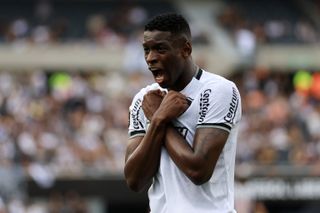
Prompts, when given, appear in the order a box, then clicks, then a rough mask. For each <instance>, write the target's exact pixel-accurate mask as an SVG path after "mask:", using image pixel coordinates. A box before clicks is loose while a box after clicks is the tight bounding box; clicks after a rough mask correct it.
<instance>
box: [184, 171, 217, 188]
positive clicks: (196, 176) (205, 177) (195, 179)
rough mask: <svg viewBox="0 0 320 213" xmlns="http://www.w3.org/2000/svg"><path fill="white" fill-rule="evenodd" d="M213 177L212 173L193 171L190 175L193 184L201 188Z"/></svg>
mask: <svg viewBox="0 0 320 213" xmlns="http://www.w3.org/2000/svg"><path fill="white" fill-rule="evenodd" d="M211 176H212V173H208V172H203V171H193V172H190V174H189V175H188V177H189V179H190V180H191V181H192V183H193V184H195V185H197V186H200V185H202V184H204V183H207V182H208V181H209V180H210V178H211Z"/></svg>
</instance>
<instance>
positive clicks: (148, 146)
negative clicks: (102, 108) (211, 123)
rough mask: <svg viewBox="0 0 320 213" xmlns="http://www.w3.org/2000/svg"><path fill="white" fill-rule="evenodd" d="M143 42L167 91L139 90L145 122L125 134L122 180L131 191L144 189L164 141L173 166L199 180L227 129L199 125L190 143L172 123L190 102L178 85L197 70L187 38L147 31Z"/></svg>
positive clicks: (204, 179)
mask: <svg viewBox="0 0 320 213" xmlns="http://www.w3.org/2000/svg"><path fill="white" fill-rule="evenodd" d="M143 47H144V50H145V60H146V62H147V64H148V66H149V69H150V70H151V72H152V73H153V75H154V78H155V81H156V82H158V83H159V85H160V86H161V87H163V88H168V90H169V92H168V93H167V94H165V93H163V92H161V91H160V90H154V91H150V92H148V93H147V94H146V95H145V96H144V100H143V102H142V108H143V111H144V114H145V116H146V117H147V118H148V120H150V126H149V128H148V130H147V132H146V134H145V135H144V136H143V137H142V136H141V137H140V136H137V137H134V138H130V139H129V143H128V146H127V151H126V157H125V168H124V173H125V178H126V181H127V184H128V186H129V187H130V188H131V189H132V190H134V191H141V190H143V188H144V187H146V186H147V185H148V183H150V181H151V180H152V178H153V177H154V176H155V175H156V173H157V171H158V168H159V163H160V155H161V149H162V148H163V147H165V149H166V150H167V152H168V153H169V156H170V157H171V159H172V160H173V161H174V163H175V164H176V165H177V166H178V168H179V169H180V170H181V171H182V172H183V173H184V174H185V175H186V176H187V177H188V178H189V179H190V180H191V181H192V182H193V183H194V184H196V185H201V184H203V183H205V182H207V181H208V180H209V179H210V178H211V176H212V173H213V171H214V168H215V165H216V163H217V161H218V158H219V156H220V153H221V152H222V150H223V147H224V145H225V143H226V140H227V137H228V132H226V131H224V130H221V129H216V128H198V129H197V130H196V133H195V137H194V141H193V146H190V145H189V144H188V143H187V141H186V140H185V139H184V138H183V137H182V136H181V135H180V133H179V132H178V131H177V130H176V129H175V128H174V127H173V126H172V124H171V121H172V120H174V119H176V118H178V117H179V116H180V115H181V114H182V113H184V112H185V111H186V110H187V108H188V106H189V105H188V102H187V99H186V97H185V96H184V95H183V94H181V93H179V91H180V90H182V89H183V88H184V87H185V86H186V85H187V84H188V83H189V82H190V81H191V80H192V78H193V76H194V75H195V73H196V71H197V66H196V65H195V64H194V62H193V61H192V57H191V52H192V46H191V43H190V42H189V38H187V36H183V35H182V36H180V37H174V36H172V35H171V33H170V32H162V31H146V32H144V42H143Z"/></svg>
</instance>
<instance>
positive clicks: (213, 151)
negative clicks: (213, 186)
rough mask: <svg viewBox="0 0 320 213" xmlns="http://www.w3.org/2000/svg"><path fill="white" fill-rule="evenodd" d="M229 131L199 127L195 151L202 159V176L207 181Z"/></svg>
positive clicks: (194, 145) (195, 139) (195, 140)
mask: <svg viewBox="0 0 320 213" xmlns="http://www.w3.org/2000/svg"><path fill="white" fill-rule="evenodd" d="M228 135H229V132H227V131H225V130H222V129H219V128H198V129H197V130H196V133H195V138H194V144H193V149H194V153H195V155H196V156H198V158H200V159H201V161H202V163H201V164H202V169H201V170H200V171H202V172H203V175H202V177H203V178H205V180H206V181H207V180H208V179H209V178H210V177H211V175H212V173H213V171H214V168H215V165H216V163H217V161H218V159H219V156H220V154H221V152H222V150H223V148H224V145H225V144H226V141H227V139H228Z"/></svg>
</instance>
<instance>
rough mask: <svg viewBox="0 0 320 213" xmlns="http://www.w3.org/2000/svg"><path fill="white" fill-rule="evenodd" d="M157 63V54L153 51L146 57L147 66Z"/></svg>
mask: <svg viewBox="0 0 320 213" xmlns="http://www.w3.org/2000/svg"><path fill="white" fill-rule="evenodd" d="M157 61H158V54H157V53H156V52H155V51H150V52H149V53H148V54H147V55H146V62H147V64H155V63H156V62H157Z"/></svg>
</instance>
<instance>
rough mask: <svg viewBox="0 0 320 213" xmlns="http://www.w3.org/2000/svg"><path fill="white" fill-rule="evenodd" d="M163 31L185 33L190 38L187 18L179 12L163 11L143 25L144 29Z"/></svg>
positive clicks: (176, 33)
mask: <svg viewBox="0 0 320 213" xmlns="http://www.w3.org/2000/svg"><path fill="white" fill-rule="evenodd" d="M154 30H159V31H165V32H170V33H171V34H173V35H186V36H187V38H188V39H191V31H190V27H189V24H188V22H187V20H186V19H185V18H184V17H183V16H182V15H180V14H176V13H164V14H160V15H157V16H155V17H153V18H152V19H151V20H150V21H149V22H148V23H147V24H146V25H145V27H144V31H154Z"/></svg>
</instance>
